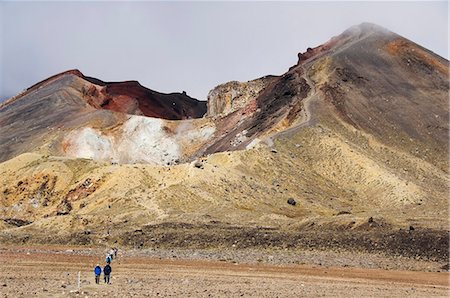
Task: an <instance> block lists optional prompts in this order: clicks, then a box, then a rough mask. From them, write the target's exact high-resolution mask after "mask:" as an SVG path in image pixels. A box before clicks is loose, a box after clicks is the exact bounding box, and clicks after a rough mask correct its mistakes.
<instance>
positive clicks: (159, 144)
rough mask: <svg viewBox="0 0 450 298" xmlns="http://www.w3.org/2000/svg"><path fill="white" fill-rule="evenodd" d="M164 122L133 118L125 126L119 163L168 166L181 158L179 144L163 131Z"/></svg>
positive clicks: (119, 150)
mask: <svg viewBox="0 0 450 298" xmlns="http://www.w3.org/2000/svg"><path fill="white" fill-rule="evenodd" d="M163 124H164V122H163V120H161V119H156V118H148V117H139V116H132V117H130V118H129V119H128V121H126V122H125V123H124V125H123V134H122V138H121V139H120V140H119V144H118V146H117V151H118V152H119V155H120V156H118V157H119V158H117V161H118V162H127V163H133V162H139V163H141V162H144V163H154V164H167V163H172V162H174V161H175V160H177V159H178V158H179V156H180V153H179V149H178V144H177V143H176V141H175V140H174V139H173V138H171V137H170V136H168V135H167V133H165V132H164V130H163V128H162V127H163Z"/></svg>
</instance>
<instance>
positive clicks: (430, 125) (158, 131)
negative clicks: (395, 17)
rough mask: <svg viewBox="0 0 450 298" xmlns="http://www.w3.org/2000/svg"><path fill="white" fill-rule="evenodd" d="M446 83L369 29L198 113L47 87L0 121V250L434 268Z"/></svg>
mask: <svg viewBox="0 0 450 298" xmlns="http://www.w3.org/2000/svg"><path fill="white" fill-rule="evenodd" d="M448 73H449V63H448V61H447V60H445V59H444V58H442V57H440V56H438V55H436V54H434V53H433V52H431V51H429V50H427V49H425V48H423V47H421V46H419V45H417V44H415V43H413V42H412V41H409V40H407V39H405V38H403V37H401V36H399V35H397V34H395V33H392V32H390V31H388V30H386V29H384V28H381V27H379V26H376V25H373V24H367V23H365V24H361V25H359V26H355V27H352V28H350V29H348V30H347V31H345V32H344V33H342V34H341V35H339V36H336V37H333V38H332V39H331V40H330V41H328V42H326V43H325V44H323V45H320V46H318V47H315V48H308V49H307V50H306V52H304V53H300V54H298V63H297V64H296V65H294V66H292V67H291V68H290V69H289V70H288V71H287V72H286V73H285V74H283V75H280V76H266V77H262V78H259V79H256V80H252V81H249V82H237V81H233V82H229V83H225V84H223V85H219V86H217V87H216V88H214V89H213V90H212V91H211V92H210V93H209V96H208V101H207V103H205V102H201V101H197V100H195V99H193V98H190V97H188V96H187V95H186V94H185V93H172V94H161V93H158V92H156V91H152V90H150V89H147V88H145V87H143V86H141V85H140V84H139V83H137V82H123V83H105V82H103V81H100V80H98V79H94V78H90V77H86V76H84V75H83V74H81V73H80V72H79V71H76V70H72V71H68V72H64V73H61V74H58V75H56V76H54V77H51V78H49V79H47V80H45V81H43V82H40V83H38V84H36V85H34V86H32V87H30V88H29V89H27V90H26V91H25V92H24V93H22V94H19V95H17V96H15V97H14V98H12V99H10V100H9V101H7V102H6V103H4V104H3V105H2V106H1V107H0V125H1V127H2V129H1V131H0V160H1V161H2V162H3V163H2V164H1V165H0V173H1V177H2V184H1V185H0V207H1V208H0V218H1V219H3V223H2V224H1V225H0V228H1V229H2V231H1V234H0V237H1V239H2V240H4V241H9V242H18V241H22V242H57V243H98V242H99V241H100V242H103V243H104V242H114V241H115V242H118V243H120V244H123V245H131V244H132V245H136V243H137V244H138V245H139V246H140V247H146V246H154V245H158V246H164V245H172V246H173V245H175V246H193V247H198V246H202V247H204V246H222V245H225V246H228V245H231V244H233V245H238V246H240V247H252V246H258V247H261V246H264V247H267V246H275V247H297V248H298V247H303V248H305V247H309V248H311V247H313V248H314V247H321V248H322V249H323V248H344V249H363V250H369V251H382V252H392V253H397V254H403V255H406V256H413V257H414V256H416V255H417V256H423V257H428V258H437V259H439V260H444V259H445V258H448V250H447V246H448V230H449V227H448V208H447V199H448V194H447V192H448V182H449V173H448V128H449V125H448V123H449V106H448V92H449V77H448ZM205 113H206V114H205ZM288 201H289V204H288V203H287V202H288ZM50 235H51V236H50Z"/></svg>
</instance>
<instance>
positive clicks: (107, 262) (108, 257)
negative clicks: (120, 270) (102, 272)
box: [105, 254, 112, 264]
mask: <svg viewBox="0 0 450 298" xmlns="http://www.w3.org/2000/svg"><path fill="white" fill-rule="evenodd" d="M105 261H106V264H111V261H112V258H111V255H109V254H108V255H106V259H105Z"/></svg>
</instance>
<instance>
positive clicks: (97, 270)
mask: <svg viewBox="0 0 450 298" xmlns="http://www.w3.org/2000/svg"><path fill="white" fill-rule="evenodd" d="M94 274H95V283H96V284H98V283H100V274H102V267H100V265H99V264H97V266H95V268H94Z"/></svg>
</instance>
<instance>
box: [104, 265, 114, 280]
mask: <svg viewBox="0 0 450 298" xmlns="http://www.w3.org/2000/svg"><path fill="white" fill-rule="evenodd" d="M111 271H112V268H111V266H110V265H109V264H106V266H105V267H104V268H103V275H104V276H105V283H107V284H109V283H110V282H109V279H110V276H111Z"/></svg>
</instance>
